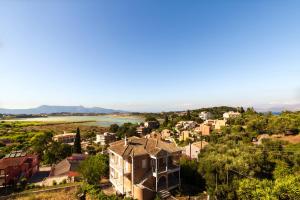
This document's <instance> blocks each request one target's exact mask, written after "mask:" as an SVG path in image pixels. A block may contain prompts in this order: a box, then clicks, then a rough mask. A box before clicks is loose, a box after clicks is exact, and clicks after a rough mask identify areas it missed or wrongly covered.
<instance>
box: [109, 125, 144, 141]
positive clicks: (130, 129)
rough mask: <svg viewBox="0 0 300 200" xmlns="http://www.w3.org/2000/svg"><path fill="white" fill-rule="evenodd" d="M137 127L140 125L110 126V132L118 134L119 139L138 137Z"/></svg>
mask: <svg viewBox="0 0 300 200" xmlns="http://www.w3.org/2000/svg"><path fill="white" fill-rule="evenodd" d="M137 127H138V124H132V123H124V124H123V125H122V126H119V125H117V124H112V125H110V127H109V130H110V131H111V132H113V133H117V136H118V138H124V137H125V135H126V136H127V137H130V136H135V135H137V132H136V128H137Z"/></svg>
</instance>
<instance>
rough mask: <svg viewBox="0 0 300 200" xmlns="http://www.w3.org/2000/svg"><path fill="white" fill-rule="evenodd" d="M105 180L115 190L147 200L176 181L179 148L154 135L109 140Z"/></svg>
mask: <svg viewBox="0 0 300 200" xmlns="http://www.w3.org/2000/svg"><path fill="white" fill-rule="evenodd" d="M108 151H109V168H110V177H109V180H110V182H111V183H112V185H113V186H114V188H115V189H116V191H117V193H120V194H124V195H127V196H130V197H132V198H134V199H139V200H148V199H149V200H150V199H153V198H154V197H155V194H156V193H163V192H166V191H169V190H171V189H174V188H176V187H178V186H179V185H180V166H179V163H178V161H179V158H180V156H181V149H179V148H177V147H176V145H175V144H174V143H170V142H165V141H162V140H159V139H154V138H139V137H130V138H128V139H125V140H121V141H117V142H114V143H111V144H110V147H109V148H108Z"/></svg>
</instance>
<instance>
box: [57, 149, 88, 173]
mask: <svg viewBox="0 0 300 200" xmlns="http://www.w3.org/2000/svg"><path fill="white" fill-rule="evenodd" d="M85 158H86V156H85V155H83V154H73V155H72V156H70V157H68V158H66V159H64V160H62V161H61V162H59V163H58V164H57V165H55V166H54V169H53V170H52V172H51V176H61V175H68V174H70V172H76V171H77V168H78V166H79V165H80V162H81V161H83V160H84V159H85Z"/></svg>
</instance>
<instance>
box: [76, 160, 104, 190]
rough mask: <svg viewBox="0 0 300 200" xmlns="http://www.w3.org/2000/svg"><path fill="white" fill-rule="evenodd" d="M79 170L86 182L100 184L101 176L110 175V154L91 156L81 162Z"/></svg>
mask: <svg viewBox="0 0 300 200" xmlns="http://www.w3.org/2000/svg"><path fill="white" fill-rule="evenodd" d="M78 171H79V173H80V174H81V176H82V177H83V179H84V181H85V182H86V183H88V184H92V185H98V184H99V183H100V179H101V177H103V176H107V175H108V156H107V155H103V154H97V155H94V156H89V157H88V158H87V159H85V160H84V161H83V162H82V163H81V164H80V166H79V169H78Z"/></svg>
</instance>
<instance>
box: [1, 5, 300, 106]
mask: <svg viewBox="0 0 300 200" xmlns="http://www.w3.org/2000/svg"><path fill="white" fill-rule="evenodd" d="M299 10H300V1H296V0H295V1H293V0H291V1H271V0H270V1H259V0H254V1H233V0H232V1H226V2H225V1H185V2H183V1H176V0H175V1H173V0H167V1H158V0H154V1H146V0H142V1H134V0H129V1H96V0H94V1H76V2H74V1H69V0H59V1H58V0H57V1H50V0H45V1H37V0H31V1H18V0H4V1H1V2H0V85H1V95H0V108H30V107H36V106H39V105H45V104H46V105H84V106H86V107H93V106H98V107H104V108H112V109H122V110H128V111H168V110H183V109H193V108H199V107H207V106H216V105H231V106H257V107H259V106H260V107H272V106H273V105H274V106H275V105H276V106H277V105H293V104H299V105H300V81H299V75H300V57H299V55H300V48H299V47H300V26H299V21H300V12H299Z"/></svg>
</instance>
